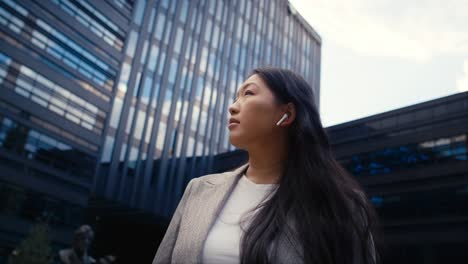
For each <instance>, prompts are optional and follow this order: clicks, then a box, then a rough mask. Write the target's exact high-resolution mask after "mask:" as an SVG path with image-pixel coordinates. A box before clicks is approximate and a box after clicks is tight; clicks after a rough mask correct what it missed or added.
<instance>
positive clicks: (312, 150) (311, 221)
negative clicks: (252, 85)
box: [240, 68, 380, 264]
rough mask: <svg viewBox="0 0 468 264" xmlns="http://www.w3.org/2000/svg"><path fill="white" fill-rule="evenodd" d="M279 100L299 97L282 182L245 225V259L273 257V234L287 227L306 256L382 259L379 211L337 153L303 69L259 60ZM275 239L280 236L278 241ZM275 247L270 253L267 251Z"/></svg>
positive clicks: (324, 260)
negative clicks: (268, 65) (264, 64)
mask: <svg viewBox="0 0 468 264" xmlns="http://www.w3.org/2000/svg"><path fill="white" fill-rule="evenodd" d="M254 74H257V75H258V76H259V77H260V78H261V79H262V80H263V81H264V82H265V83H266V84H267V86H268V88H269V89H270V90H271V91H272V93H273V94H274V95H275V98H276V100H277V102H278V103H289V102H291V103H293V104H294V105H295V108H296V119H295V121H294V122H293V124H292V125H291V126H290V127H289V128H288V129H289V131H288V155H287V161H286V166H285V170H284V171H283V172H282V177H281V179H280V182H279V187H278V189H277V190H276V191H275V193H274V194H273V195H272V196H271V198H270V199H268V200H266V201H265V202H264V203H262V204H261V205H260V206H259V207H258V208H259V211H258V213H257V214H256V215H255V216H254V217H253V218H252V220H251V221H252V222H251V223H250V225H249V226H248V227H247V228H246V230H244V231H245V233H244V234H243V236H242V243H241V248H240V251H241V263H244V264H246V263H249V264H250V263H269V262H271V261H274V260H273V259H270V257H271V255H270V253H271V252H274V251H276V249H275V248H272V247H274V245H275V243H274V241H275V240H277V239H279V237H280V234H284V235H286V237H287V238H288V240H289V241H291V243H292V245H295V246H293V248H295V249H297V253H298V255H299V256H300V257H301V258H302V260H303V262H304V263H320V264H332V263H333V264H338V263H355V264H357V263H378V262H380V260H379V259H380V256H379V254H378V253H379V250H377V248H379V245H380V242H379V241H380V240H379V233H380V232H378V231H379V230H378V228H377V217H376V213H375V210H374V209H373V207H372V205H371V204H370V203H369V202H368V200H367V199H366V196H365V194H364V192H363V190H362V188H361V187H360V185H359V184H358V183H357V182H356V181H355V180H354V179H353V177H352V176H351V175H350V174H348V173H347V171H346V170H344V169H343V167H342V166H341V165H340V164H339V163H338V162H337V161H336V159H335V158H334V154H333V152H332V150H331V148H330V143H329V140H328V136H327V134H326V132H325V130H324V129H323V126H322V123H321V120H320V116H319V113H318V110H317V107H316V105H315V103H314V92H313V90H312V88H311V86H310V85H309V84H308V83H307V82H306V81H305V80H304V79H303V78H302V77H301V76H300V75H298V74H296V73H294V72H292V71H289V70H285V69H279V68H258V69H255V70H253V72H252V74H251V75H254ZM276 245H277V244H276ZM269 252H270V253H269Z"/></svg>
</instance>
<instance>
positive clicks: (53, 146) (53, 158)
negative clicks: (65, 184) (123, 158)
mask: <svg viewBox="0 0 468 264" xmlns="http://www.w3.org/2000/svg"><path fill="white" fill-rule="evenodd" d="M0 148H1V149H4V150H6V151H9V152H12V153H15V154H18V155H21V156H24V157H26V158H28V159H31V160H35V161H38V162H40V163H43V164H46V165H48V166H50V167H53V168H55V169H59V170H62V171H65V172H67V173H69V174H71V175H73V176H78V177H83V178H86V179H92V176H93V170H94V165H95V162H94V157H92V156H90V155H88V154H86V153H84V152H82V151H79V150H76V149H75V148H73V147H71V146H69V145H67V144H65V143H63V142H61V141H59V140H56V139H54V138H52V137H51V136H49V135H46V134H43V133H40V132H38V131H36V130H33V129H30V128H29V127H27V126H25V125H22V124H19V123H17V122H15V121H13V120H12V119H10V118H7V117H4V116H2V115H0Z"/></svg>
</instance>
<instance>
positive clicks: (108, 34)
mask: <svg viewBox="0 0 468 264" xmlns="http://www.w3.org/2000/svg"><path fill="white" fill-rule="evenodd" d="M51 2H52V3H54V4H56V5H57V6H59V7H60V8H61V9H62V10H64V11H65V12H67V13H68V14H69V15H70V16H72V17H74V18H75V19H76V20H77V21H78V22H79V23H81V24H82V25H83V26H85V27H87V28H89V29H90V31H91V32H93V33H94V34H96V35H97V36H98V37H99V38H101V39H103V40H104V41H105V42H107V43H108V44H109V45H110V46H112V47H114V48H116V49H117V50H119V51H121V50H122V48H123V39H124V35H125V33H124V31H123V30H122V29H120V28H119V27H118V26H117V25H116V24H114V23H113V22H112V21H111V20H109V19H107V18H106V17H105V16H104V15H103V14H102V13H100V12H99V11H98V10H97V9H95V8H94V7H92V6H91V5H90V4H88V3H86V2H85V1H82V0H78V2H79V5H80V6H79V5H78V4H74V3H72V2H71V1H68V0H51ZM84 10H87V11H88V12H90V13H91V14H93V15H94V16H93V17H92V16H89V15H88V13H87V12H85V11H84ZM107 28H108V29H107ZM114 32H115V33H114Z"/></svg>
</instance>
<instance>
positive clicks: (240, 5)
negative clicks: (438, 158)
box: [0, 0, 321, 247]
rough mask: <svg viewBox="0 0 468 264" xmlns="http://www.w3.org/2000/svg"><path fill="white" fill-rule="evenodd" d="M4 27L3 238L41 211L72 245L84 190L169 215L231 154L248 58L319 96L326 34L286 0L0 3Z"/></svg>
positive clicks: (12, 236) (0, 98)
mask: <svg viewBox="0 0 468 264" xmlns="http://www.w3.org/2000/svg"><path fill="white" fill-rule="evenodd" d="M0 24H1V28H0V47H1V48H0V89H1V90H0V91H1V92H0V161H1V162H0V168H1V171H2V173H0V189H1V196H2V199H1V208H0V209H1V212H0V214H2V215H3V216H5V218H2V219H3V220H2V224H1V225H0V226H1V227H0V229H1V230H3V231H1V232H0V234H1V236H3V238H1V237H0V241H16V240H18V238H19V237H20V236H21V233H22V232H23V231H25V228H23V227H24V226H25V225H26V223H27V221H31V220H35V218H36V217H37V216H42V217H46V218H48V219H53V223H54V225H55V226H56V227H57V228H58V229H57V230H59V231H57V232H59V233H60V232H62V233H60V234H62V235H61V236H59V235H58V236H57V237H59V238H60V239H58V240H60V241H67V240H68V239H69V237H67V235H65V234H66V233H67V232H66V231H67V230H70V228H72V227H75V226H76V225H77V224H78V223H80V222H81V219H82V214H83V208H86V207H87V205H88V200H89V197H90V195H91V196H92V197H101V198H103V199H105V200H106V201H110V202H116V203H122V204H125V205H127V206H129V207H133V208H139V209H141V210H144V211H145V212H148V213H152V214H158V215H166V216H167V215H170V214H171V212H172V209H173V207H174V202H173V201H175V200H177V198H178V197H180V195H181V194H182V191H183V188H184V183H185V182H187V180H188V179H190V178H192V177H195V176H198V174H197V173H200V172H201V171H205V170H207V168H210V167H212V166H213V155H216V154H219V153H223V152H227V151H230V150H233V147H232V146H230V144H229V142H228V134H227V133H228V129H227V128H226V123H227V118H228V111H227V109H228V106H229V105H230V103H231V102H232V101H233V98H234V96H235V95H234V94H235V91H236V89H237V87H238V86H239V84H240V83H241V82H242V81H243V80H244V79H245V78H246V76H247V75H248V74H249V72H250V71H251V70H252V69H253V68H255V67H258V66H265V65H272V66H279V67H284V68H288V69H291V70H293V71H295V72H298V73H300V74H302V75H303V76H304V77H305V78H306V80H307V81H308V82H309V83H310V84H311V85H312V87H313V88H314V91H315V93H316V98H317V100H318V98H319V85H320V83H319V81H320V49H321V39H320V37H319V36H318V35H317V33H316V32H315V31H314V30H313V29H312V27H311V26H310V25H308V24H307V23H306V22H305V21H304V19H303V18H302V17H301V16H300V15H299V14H298V13H297V12H296V11H295V10H294V8H293V7H292V6H291V5H290V4H289V3H288V2H287V1H285V0H275V1H267V0H258V1H249V0H242V1H227V0H226V1H215V0H200V1H189V0H177V1H169V0H159V1H157V0H147V1H145V0H135V1H133V0H103V1H85V0H44V1H28V0H18V1H13V0H0ZM316 103H317V104H318V103H319V102H318V101H317V102H316ZM195 157H196V158H195ZM195 161H196V162H195ZM169 201H172V202H169ZM18 219H22V220H21V221H23V220H24V221H26V222H24V223H25V224H24V225H23V224H22V223H23V222H21V221H19V220H18ZM4 223H5V224H4ZM11 230H23V231H18V232H16V233H15V232H10V231H11ZM60 230H61V231H60ZM23 233H24V232H23ZM0 243H2V242H0ZM0 247H1V245H0Z"/></svg>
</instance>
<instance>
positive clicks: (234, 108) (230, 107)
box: [229, 102, 239, 115]
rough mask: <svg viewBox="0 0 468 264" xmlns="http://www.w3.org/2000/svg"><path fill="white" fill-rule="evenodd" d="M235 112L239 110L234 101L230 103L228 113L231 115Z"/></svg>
mask: <svg viewBox="0 0 468 264" xmlns="http://www.w3.org/2000/svg"><path fill="white" fill-rule="evenodd" d="M237 112H239V111H238V109H237V106H236V103H235V102H234V103H232V104H231V105H230V106H229V113H230V114H231V115H233V114H235V113H237Z"/></svg>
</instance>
